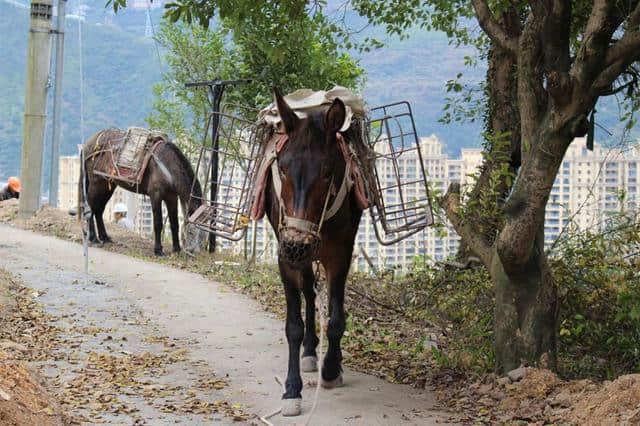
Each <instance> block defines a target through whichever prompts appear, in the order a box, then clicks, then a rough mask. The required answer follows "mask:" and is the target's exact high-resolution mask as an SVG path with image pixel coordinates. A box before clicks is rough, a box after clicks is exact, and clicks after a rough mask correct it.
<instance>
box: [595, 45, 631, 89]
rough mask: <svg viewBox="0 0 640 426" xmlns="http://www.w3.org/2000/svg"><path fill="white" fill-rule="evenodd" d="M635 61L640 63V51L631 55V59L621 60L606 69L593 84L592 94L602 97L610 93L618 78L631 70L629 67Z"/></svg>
mask: <svg viewBox="0 0 640 426" xmlns="http://www.w3.org/2000/svg"><path fill="white" fill-rule="evenodd" d="M635 61H640V49H639V50H637V51H636V52H634V54H633V55H629V57H627V58H625V59H620V60H619V61H617V62H615V63H613V64H611V65H609V66H608V67H607V68H605V69H604V70H603V71H602V72H601V73H600V75H598V77H597V78H596V80H595V81H594V82H593V86H592V88H591V94H592V95H594V96H601V95H603V94H605V93H606V92H608V91H610V90H611V85H612V84H613V83H614V82H615V81H616V80H617V79H618V77H620V74H622V73H623V72H624V71H625V70H626V69H627V68H629V66H630V65H631V64H632V63H633V62H635Z"/></svg>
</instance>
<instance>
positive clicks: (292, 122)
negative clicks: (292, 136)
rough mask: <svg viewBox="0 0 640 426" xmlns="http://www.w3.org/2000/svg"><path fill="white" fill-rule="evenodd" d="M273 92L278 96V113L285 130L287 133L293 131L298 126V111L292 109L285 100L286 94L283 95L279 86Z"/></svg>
mask: <svg viewBox="0 0 640 426" xmlns="http://www.w3.org/2000/svg"><path fill="white" fill-rule="evenodd" d="M273 93H274V94H275V97H276V105H277V107H278V113H279V114H280V119H281V120H282V122H283V123H284V130H285V131H286V132H287V133H290V132H292V131H293V130H294V129H295V128H296V127H297V126H298V122H299V121H300V118H299V117H298V116H297V115H296V113H295V112H294V111H293V110H292V109H291V107H290V106H289V105H287V102H286V101H285V100H284V96H282V92H281V91H280V89H279V88H277V87H274V88H273Z"/></svg>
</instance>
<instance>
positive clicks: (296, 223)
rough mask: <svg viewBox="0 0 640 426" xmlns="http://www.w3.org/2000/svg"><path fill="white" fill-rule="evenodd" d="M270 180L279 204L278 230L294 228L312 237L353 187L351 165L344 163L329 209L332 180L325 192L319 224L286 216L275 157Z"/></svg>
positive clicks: (318, 232)
mask: <svg viewBox="0 0 640 426" xmlns="http://www.w3.org/2000/svg"><path fill="white" fill-rule="evenodd" d="M271 178H272V181H273V189H274V190H275V192H276V196H277V197H278V203H279V204H280V224H279V227H280V228H287V227H289V228H295V229H298V230H300V231H306V232H309V233H311V234H314V235H319V234H320V229H321V228H322V225H323V223H324V222H326V221H327V220H329V219H331V218H332V217H333V216H335V215H336V213H338V211H339V210H340V207H342V204H343V203H344V200H345V198H346V197H347V194H348V193H349V191H350V190H351V187H352V186H353V181H352V180H351V164H350V162H348V161H347V162H345V169H344V176H343V178H342V183H341V184H340V188H339V189H338V192H337V193H336V196H335V198H334V199H333V202H332V203H331V207H329V208H328V209H327V206H328V204H329V198H330V197H331V193H332V192H333V189H334V186H333V180H332V181H331V185H330V187H329V191H328V192H327V197H326V198H325V201H324V207H323V209H322V215H321V217H320V222H319V223H317V224H316V223H314V222H311V221H308V220H305V219H300V218H296V217H291V216H287V215H286V214H285V208H284V202H283V200H282V180H281V179H280V171H279V170H278V158H277V156H276V157H275V158H274V159H273V160H272V163H271Z"/></svg>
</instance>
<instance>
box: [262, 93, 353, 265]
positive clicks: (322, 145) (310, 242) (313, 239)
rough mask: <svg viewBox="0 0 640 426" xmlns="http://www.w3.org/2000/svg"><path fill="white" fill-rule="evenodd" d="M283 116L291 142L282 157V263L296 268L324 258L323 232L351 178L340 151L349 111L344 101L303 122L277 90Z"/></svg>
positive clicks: (312, 114) (278, 162) (313, 114)
mask: <svg viewBox="0 0 640 426" xmlns="http://www.w3.org/2000/svg"><path fill="white" fill-rule="evenodd" d="M275 94H276V103H277V106H278V112H279V113H280V118H281V119H282V123H283V126H284V131H285V132H286V133H287V136H288V141H287V143H286V145H285V146H284V148H283V149H282V151H281V152H280V153H279V154H278V159H277V166H278V175H279V178H280V181H281V187H282V190H281V193H280V200H279V204H280V215H279V217H280V223H279V224H278V229H279V233H280V241H279V243H280V249H279V250H280V257H281V258H282V259H283V260H285V261H287V262H289V263H290V264H293V265H301V264H306V263H308V262H310V261H312V260H313V259H314V258H315V257H316V256H317V254H318V250H319V247H320V228H321V227H322V222H323V221H324V220H325V218H326V212H327V209H329V208H330V206H331V205H332V202H333V201H334V199H335V194H336V191H337V189H338V188H339V187H340V185H341V183H342V180H343V178H344V174H345V161H344V158H343V156H342V154H341V152H340V149H339V147H338V140H337V138H338V136H337V132H338V131H339V130H340V128H342V125H343V123H344V120H345V117H346V108H345V105H344V103H343V102H342V101H341V100H340V99H335V100H334V101H333V103H332V104H331V106H330V107H328V108H326V107H325V108H318V109H317V110H313V111H309V112H308V113H307V114H306V116H305V117H304V118H300V117H298V116H297V115H296V113H295V112H294V111H293V110H292V109H291V108H290V107H289V105H287V103H286V102H285V100H284V98H283V97H282V94H281V93H280V91H279V90H277V89H276V90H275Z"/></svg>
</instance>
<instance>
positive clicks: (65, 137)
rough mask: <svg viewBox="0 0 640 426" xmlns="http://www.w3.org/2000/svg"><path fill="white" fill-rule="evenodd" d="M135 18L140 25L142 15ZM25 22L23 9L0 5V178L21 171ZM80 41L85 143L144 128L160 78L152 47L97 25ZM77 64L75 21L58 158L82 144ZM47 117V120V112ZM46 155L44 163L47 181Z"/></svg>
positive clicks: (69, 37) (70, 29)
mask: <svg viewBox="0 0 640 426" xmlns="http://www.w3.org/2000/svg"><path fill="white" fill-rule="evenodd" d="M70 3H72V2H70ZM137 15H138V17H139V21H140V22H142V24H144V14H143V13H138V14H137ZM28 21H29V20H28V9H24V8H21V7H18V6H16V5H15V4H10V3H6V2H4V1H3V0H0V39H1V40H2V43H0V63H2V68H1V72H0V114H1V115H2V120H0V178H2V177H6V176H8V175H12V174H17V173H18V168H19V166H20V145H21V141H22V120H23V114H24V87H25V81H24V76H25V68H26V49H27V34H28V30H29V27H28V25H29V22H28ZM82 35H83V37H82V47H83V49H82V54H83V65H84V66H83V74H84V111H85V113H84V133H85V137H89V136H90V135H91V134H92V133H94V132H96V131H98V130H99V129H102V128H107V127H112V126H116V127H127V126H144V125H145V123H144V118H145V117H146V116H147V115H148V113H149V109H150V107H151V99H152V93H151V86H152V84H153V83H154V82H157V81H159V80H160V77H161V70H160V67H159V64H158V58H157V55H156V52H155V47H154V44H153V42H152V41H151V40H149V39H147V38H144V37H143V36H142V35H143V33H142V35H135V34H132V33H131V32H128V31H125V30H123V29H121V28H120V27H118V26H115V25H105V24H101V23H96V22H93V23H90V22H85V23H83V27H82ZM79 58H80V52H79V44H78V20H77V19H67V22H66V44H65V64H64V67H65V68H64V99H63V103H64V114H63V128H62V146H61V153H62V154H63V155H69V154H72V153H75V152H76V145H77V144H79V143H81V141H82V138H81V136H80V60H79ZM50 96H52V93H50ZM50 105H51V103H50ZM48 113H49V119H50V118H51V113H52V109H51V107H49V111H48ZM49 121H50V120H49ZM49 130H50V123H49V126H48V131H49ZM48 141H49V138H47V142H48ZM48 149H49V148H48V146H47V147H46V149H45V157H44V158H45V167H46V170H45V174H47V175H48V161H47V160H48Z"/></svg>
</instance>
